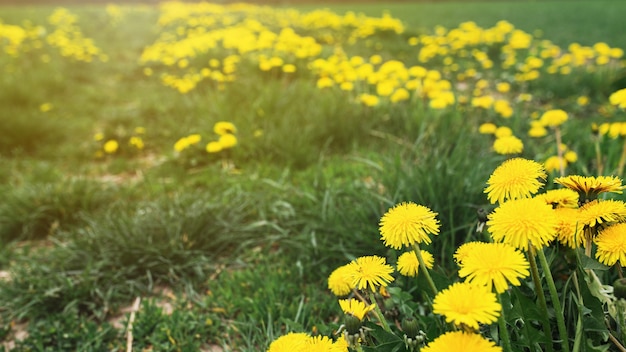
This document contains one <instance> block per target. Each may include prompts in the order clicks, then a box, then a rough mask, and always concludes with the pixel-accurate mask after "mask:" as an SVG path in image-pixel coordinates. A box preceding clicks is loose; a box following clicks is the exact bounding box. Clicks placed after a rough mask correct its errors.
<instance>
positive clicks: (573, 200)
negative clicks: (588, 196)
mask: <svg viewBox="0 0 626 352" xmlns="http://www.w3.org/2000/svg"><path fill="white" fill-rule="evenodd" d="M535 198H539V199H543V200H544V201H545V202H546V204H549V205H551V206H552V208H555V209H556V208H578V193H576V192H575V191H573V190H571V189H569V188H559V189H551V190H548V191H546V193H542V194H539V195H537V196H535Z"/></svg>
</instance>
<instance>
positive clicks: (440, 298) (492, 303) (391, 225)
mask: <svg viewBox="0 0 626 352" xmlns="http://www.w3.org/2000/svg"><path fill="white" fill-rule="evenodd" d="M546 179H547V174H546V170H545V169H544V167H543V165H542V164H540V163H538V162H535V161H532V160H527V159H522V158H514V159H509V160H507V161H505V162H504V163H502V164H501V165H500V166H498V167H497V168H496V169H495V170H494V172H493V173H492V175H491V176H490V178H489V179H488V181H487V187H486V188H485V193H486V194H487V199H488V200H489V202H490V203H492V204H495V205H496V207H495V209H494V210H493V211H492V212H490V213H489V214H488V215H487V216H486V227H487V232H488V234H489V237H490V238H489V241H488V242H480V241H471V242H467V243H464V244H462V245H461V246H459V247H458V248H457V250H456V252H455V254H454V259H455V261H456V263H457V265H458V267H459V270H458V277H459V279H458V280H455V282H452V283H450V284H449V285H448V286H447V287H446V288H443V289H440V288H438V287H437V286H436V284H435V282H434V281H433V279H432V278H431V276H430V273H429V270H430V269H432V268H433V266H434V264H435V258H434V256H433V255H432V254H430V253H429V252H427V251H425V250H422V249H421V248H420V245H422V244H424V245H427V244H429V243H430V242H431V236H433V235H434V236H436V235H438V234H439V227H440V224H439V221H438V220H437V213H434V212H433V211H431V210H430V209H429V208H427V207H425V206H422V205H417V204H415V203H412V202H405V203H400V204H397V205H396V206H394V207H392V208H391V209H389V210H388V211H387V212H386V213H385V214H384V215H383V216H382V218H381V220H380V224H379V230H380V235H381V240H382V241H383V243H384V244H385V245H386V246H388V247H390V248H392V249H395V250H405V251H404V252H403V253H401V254H400V255H398V256H397V258H398V259H397V261H396V263H395V268H394V266H392V265H391V264H389V263H387V260H386V258H383V257H379V256H375V255H373V256H363V257H359V258H356V259H354V260H353V261H351V262H349V263H348V264H346V265H343V266H340V267H338V268H336V269H335V270H334V271H332V273H331V274H330V275H329V277H328V287H329V289H330V291H331V292H332V293H333V294H335V295H336V296H338V297H339V298H340V299H339V305H340V307H341V310H342V311H343V312H344V324H343V325H342V326H341V327H340V329H339V331H338V335H339V336H340V337H339V338H337V340H336V341H335V342H334V343H333V346H334V347H333V348H334V349H327V350H333V351H335V350H336V351H339V350H341V351H347V350H348V349H349V348H352V349H355V350H357V351H361V350H362V346H365V345H375V344H376V342H375V339H372V338H371V337H369V336H368V332H369V331H371V329H369V328H368V327H366V325H365V321H366V319H369V318H370V316H371V318H372V319H373V320H374V322H375V323H376V324H377V325H378V326H380V327H382V328H383V329H384V330H386V331H388V332H390V333H395V334H398V335H399V336H403V340H404V343H405V345H406V346H405V347H406V349H407V350H411V351H414V350H423V351H430V352H434V351H460V350H462V351H470V352H471V351H506V352H510V351H512V345H511V337H510V336H509V331H508V330H509V327H507V321H506V319H505V316H504V312H505V311H510V310H511V306H510V305H511V304H512V303H511V302H510V301H507V300H503V294H504V293H505V292H507V291H508V290H511V289H514V287H515V286H520V285H521V284H522V282H523V281H525V280H527V279H529V278H532V280H533V282H534V283H535V285H536V286H537V287H539V289H537V290H536V293H535V294H536V295H537V297H536V299H537V302H539V310H540V314H542V315H543V319H541V320H540V322H539V323H540V324H541V325H542V328H543V332H544V333H545V334H546V336H552V332H553V330H554V329H553V327H552V326H551V319H550V318H549V315H548V311H549V310H548V307H547V304H546V297H545V293H544V291H545V289H544V285H545V286H547V291H548V292H549V294H550V296H551V299H552V304H553V305H554V312H555V313H554V315H555V319H552V320H556V325H557V326H556V331H558V334H559V341H558V342H557V343H559V344H560V350H562V351H569V350H570V343H571V340H570V338H569V336H568V330H567V328H566V326H565V322H564V316H563V310H562V308H561V303H560V302H561V301H560V298H559V294H558V292H557V290H556V286H555V283H554V279H553V277H552V275H551V268H550V266H549V264H548V261H547V259H546V255H545V254H544V249H545V248H546V247H548V246H567V247H571V248H581V249H582V250H584V252H585V254H586V255H588V256H592V255H595V257H596V258H597V259H598V260H599V261H600V262H602V263H604V264H606V265H613V264H616V263H618V262H622V263H623V262H626V238H624V237H625V236H623V233H624V231H626V227H625V226H626V223H625V222H624V221H625V220H626V204H625V203H624V202H622V201H616V200H605V199H601V197H599V196H600V195H601V194H603V193H607V192H608V193H610V192H617V193H621V191H622V189H623V188H624V186H623V185H622V181H621V180H620V179H619V178H617V177H610V176H600V177H585V176H578V175H572V176H565V177H559V178H557V179H555V183H556V184H559V185H562V186H564V187H562V188H558V189H552V190H548V191H545V192H543V193H539V191H540V190H541V189H542V188H543V187H544V186H545V181H546ZM594 252H595V253H594ZM537 259H538V261H539V263H540V265H541V267H542V269H543V278H542V277H540V276H539V271H538V264H537ZM418 273H419V274H420V275H423V278H424V279H425V282H427V286H428V287H427V288H425V289H424V290H426V289H427V291H430V292H429V293H427V294H429V295H431V297H432V301H431V300H430V299H429V300H427V301H429V302H432V309H431V312H432V315H434V316H435V317H437V316H440V317H442V318H443V319H445V322H446V323H447V324H448V325H447V327H448V328H444V329H443V331H439V335H438V336H427V335H426V333H424V332H423V331H421V330H420V328H419V324H418V323H417V322H419V321H420V319H421V317H419V316H418V314H416V312H413V313H412V314H408V315H407V316H404V317H400V318H398V319H400V320H401V322H400V321H398V320H396V321H393V324H390V323H389V321H388V317H387V315H385V314H384V313H383V309H384V308H385V307H384V306H383V305H382V304H380V302H384V301H383V300H382V298H384V297H385V296H388V295H390V292H391V290H390V289H388V286H389V285H390V284H391V283H393V282H394V280H395V279H396V278H397V276H396V275H395V274H399V275H402V276H406V277H408V278H412V277H416V276H417V275H418ZM590 278H591V280H598V278H597V276H595V275H593V274H590ZM542 280H543V281H542ZM394 292H397V291H394ZM505 302H506V303H505ZM605 303H606V302H605ZM609 303H611V302H609ZM612 303H613V304H615V302H612ZM503 304H507V305H508V306H507V307H505V308H503ZM615 311H616V310H615V309H613V312H615ZM616 314H620V313H619V311H618V313H616ZM394 319H396V318H394ZM622 320H623V319H622ZM494 323H497V328H496V327H494V328H492V329H491V331H495V329H497V334H496V335H495V336H498V337H497V338H496V339H493V338H490V337H488V336H484V335H485V333H484V332H485V331H489V329H485V326H489V325H492V324H494ZM339 332H340V334H339ZM288 336H291V335H286V336H283V337H281V338H278V339H277V340H275V341H274V342H273V343H272V344H271V345H270V347H269V350H268V351H270V352H280V351H287V350H292V349H289V347H288V346H287V345H285V342H286V340H287V339H291V338H293V337H288ZM303 336H304V337H303V339H305V337H306V339H310V338H312V337H311V336H309V335H307V334H304V335H303ZM286 346H287V347H286ZM545 347H546V348H547V349H549V350H552V348H553V346H552V341H550V342H549V343H546V346H545Z"/></svg>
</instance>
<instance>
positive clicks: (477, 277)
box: [459, 243, 530, 293]
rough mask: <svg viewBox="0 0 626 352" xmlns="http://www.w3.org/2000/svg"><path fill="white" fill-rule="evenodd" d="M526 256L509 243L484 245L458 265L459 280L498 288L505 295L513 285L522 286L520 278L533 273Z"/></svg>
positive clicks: (470, 252)
mask: <svg viewBox="0 0 626 352" xmlns="http://www.w3.org/2000/svg"><path fill="white" fill-rule="evenodd" d="M529 267H530V266H529V264H528V261H527V260H526V258H525V257H524V254H522V253H521V252H519V251H518V250H516V249H515V248H514V247H512V246H510V245H508V244H506V243H485V244H484V245H481V246H475V247H474V248H472V250H471V251H468V252H467V254H466V255H465V257H464V258H463V260H462V261H461V263H459V268H460V270H459V277H465V278H466V280H467V281H468V282H470V283H474V284H478V285H483V286H487V287H489V290H492V289H493V288H495V290H496V292H497V293H502V292H504V291H506V290H507V289H508V288H509V283H510V284H511V285H513V286H519V285H521V282H520V278H525V277H528V275H529V274H530V272H529V271H528V268H529Z"/></svg>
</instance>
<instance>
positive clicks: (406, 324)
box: [402, 318, 420, 338]
mask: <svg viewBox="0 0 626 352" xmlns="http://www.w3.org/2000/svg"><path fill="white" fill-rule="evenodd" d="M402 331H404V334H405V335H406V336H408V337H409V338H415V337H416V336H417V335H419V333H420V329H419V323H418V321H417V320H415V319H414V318H405V319H403V320H402Z"/></svg>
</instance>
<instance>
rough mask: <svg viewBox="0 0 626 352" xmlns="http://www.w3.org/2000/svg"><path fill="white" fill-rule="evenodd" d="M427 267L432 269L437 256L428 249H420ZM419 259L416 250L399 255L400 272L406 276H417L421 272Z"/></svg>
mask: <svg viewBox="0 0 626 352" xmlns="http://www.w3.org/2000/svg"><path fill="white" fill-rule="evenodd" d="M420 254H421V255H422V259H423V260H424V264H425V265H426V268H428V269H432V268H433V264H434V263H435V258H434V257H433V255H432V254H430V253H429V252H427V251H424V250H420ZM419 266H420V263H419V260H417V255H416V254H415V252H414V251H410V252H404V253H402V254H401V255H400V256H399V257H398V272H399V273H400V274H402V275H404V276H409V277H415V276H417V274H418V272H419Z"/></svg>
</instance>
